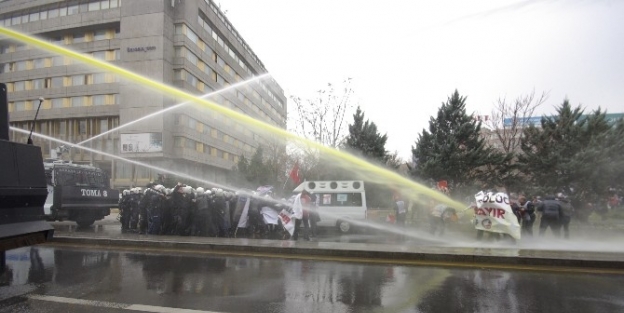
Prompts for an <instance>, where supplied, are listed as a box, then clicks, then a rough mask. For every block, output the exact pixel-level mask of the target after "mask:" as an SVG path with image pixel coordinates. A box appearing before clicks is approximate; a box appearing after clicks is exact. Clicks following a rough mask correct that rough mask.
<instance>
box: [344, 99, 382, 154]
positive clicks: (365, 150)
mask: <svg viewBox="0 0 624 313" xmlns="http://www.w3.org/2000/svg"><path fill="white" fill-rule="evenodd" d="M386 141H388V136H387V135H386V134H384V135H381V134H380V133H379V132H378V131H377V125H375V123H374V122H371V121H369V120H366V122H364V112H362V110H361V109H360V107H358V108H357V111H356V112H355V114H353V124H350V125H349V136H348V137H347V139H346V141H345V147H346V148H347V149H348V150H350V151H352V152H354V153H355V154H358V155H360V156H362V157H364V158H366V159H368V160H372V161H375V162H379V163H382V164H385V163H386V161H387V159H388V151H386Z"/></svg>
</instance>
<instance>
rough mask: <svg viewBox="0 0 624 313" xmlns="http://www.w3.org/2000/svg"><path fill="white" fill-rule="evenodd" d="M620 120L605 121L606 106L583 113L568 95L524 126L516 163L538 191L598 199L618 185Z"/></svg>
mask: <svg viewBox="0 0 624 313" xmlns="http://www.w3.org/2000/svg"><path fill="white" fill-rule="evenodd" d="M622 135H624V121H622V120H620V121H618V122H617V123H616V124H615V125H609V123H608V121H607V119H606V114H605V112H602V111H601V110H597V111H595V112H593V113H592V114H590V115H589V116H584V115H583V109H582V108H581V107H580V106H577V107H576V108H572V106H571V105H570V103H569V101H568V100H565V101H564V102H563V104H562V105H561V106H560V107H559V108H557V115H555V116H552V117H545V118H542V121H541V127H539V128H538V127H534V126H531V127H528V128H527V129H525V130H524V136H523V139H522V146H521V147H522V151H523V153H522V154H521V155H520V156H519V166H520V168H521V169H522V171H523V172H524V174H525V175H526V176H527V177H530V183H531V185H532V186H534V187H535V189H536V190H535V192H537V193H542V194H544V193H556V192H560V191H565V192H570V191H572V190H574V194H575V197H576V198H577V199H578V200H580V201H582V202H595V201H602V200H601V199H605V197H606V196H608V190H609V188H610V187H617V186H621V184H622V182H621V175H622V173H623V170H622V168H623V166H624V157H623V155H624V137H623V136H622Z"/></svg>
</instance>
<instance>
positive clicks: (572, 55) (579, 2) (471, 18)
mask: <svg viewBox="0 0 624 313" xmlns="http://www.w3.org/2000/svg"><path fill="white" fill-rule="evenodd" d="M219 1H220V2H219ZM217 3H220V5H221V10H222V11H224V12H226V16H227V17H228V18H229V20H230V21H231V22H232V24H233V25H234V27H235V28H236V29H237V30H238V32H239V33H240V34H241V35H242V37H243V38H244V39H245V41H247V43H248V44H249V45H250V46H251V48H252V49H253V50H254V52H255V53H256V55H257V56H258V57H259V58H260V59H261V60H262V62H263V63H264V65H265V66H266V68H267V70H268V71H269V72H270V73H271V74H272V75H273V76H274V77H275V79H276V80H277V81H278V83H279V84H280V85H281V86H282V88H284V90H285V92H286V96H287V97H289V96H291V95H296V96H299V97H302V98H310V97H313V96H314V93H315V91H317V90H319V89H323V88H326V86H327V83H339V82H341V81H342V80H344V79H345V78H348V77H350V78H352V80H353V87H354V91H355V95H356V97H357V103H356V104H359V105H360V106H361V107H362V109H363V110H364V112H365V114H366V117H367V118H369V119H371V120H372V121H373V122H375V123H376V124H377V126H378V127H379V129H380V130H381V132H385V133H387V134H388V137H389V140H388V144H387V147H386V148H387V149H388V150H390V151H394V150H398V151H399V155H400V156H401V157H403V158H406V159H407V158H409V157H411V146H412V145H413V144H414V141H415V140H416V139H417V138H418V133H420V132H422V129H423V128H426V127H428V121H429V118H430V116H431V115H434V114H436V112H437V110H438V108H439V107H440V105H441V103H442V102H444V101H446V99H447V97H448V96H449V95H450V94H451V93H452V92H453V91H454V90H455V89H458V91H459V92H460V94H462V95H465V96H467V97H468V98H467V107H468V112H469V113H471V112H477V113H481V114H489V113H490V112H491V110H492V107H493V104H494V103H495V102H496V100H497V99H498V98H499V97H507V98H511V99H513V98H516V97H518V96H520V95H523V94H527V93H530V92H531V91H532V90H535V91H536V93H541V92H544V91H545V92H549V99H548V101H547V102H546V103H545V105H544V106H543V107H542V109H541V111H540V112H539V113H543V114H552V113H553V112H554V109H553V107H554V106H555V105H558V104H560V103H561V102H562V101H563V99H564V98H566V97H567V98H568V99H569V100H570V101H571V103H572V104H573V105H578V104H581V105H583V106H584V107H586V108H587V111H591V110H593V109H596V108H598V107H602V108H606V109H608V111H609V112H611V113H619V112H624V101H622V98H623V97H622V96H621V94H622V92H623V91H624V1H621V0H551V1H546V0H542V1H535V0H528V1H518V0H515V1H504V0H470V1H465V0H435V1H420V0H411V1H410V0H404V1H395V0H387V1H368V0H358V1H356V0H314V1H313V0H306V1H304V0H263V1H257V0H217ZM289 102H290V101H289ZM293 111H294V110H291V112H293ZM348 120H349V121H351V120H352V117H351V116H349V119H348Z"/></svg>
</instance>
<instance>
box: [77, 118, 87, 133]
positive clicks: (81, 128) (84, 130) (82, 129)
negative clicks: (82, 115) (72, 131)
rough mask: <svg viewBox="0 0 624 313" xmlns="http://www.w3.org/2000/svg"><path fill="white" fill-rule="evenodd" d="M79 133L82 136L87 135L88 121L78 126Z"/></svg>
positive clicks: (81, 122) (83, 121)
mask: <svg viewBox="0 0 624 313" xmlns="http://www.w3.org/2000/svg"><path fill="white" fill-rule="evenodd" d="M78 131H79V132H80V134H81V135H86V134H87V120H81V121H80V123H79V125H78Z"/></svg>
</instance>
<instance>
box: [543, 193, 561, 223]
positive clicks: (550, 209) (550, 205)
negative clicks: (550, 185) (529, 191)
mask: <svg viewBox="0 0 624 313" xmlns="http://www.w3.org/2000/svg"><path fill="white" fill-rule="evenodd" d="M537 211H538V212H542V216H543V217H547V218H556V219H559V218H561V217H562V216H563V209H562V208H561V203H560V202H559V201H557V200H555V198H554V197H546V199H544V200H543V201H542V202H540V204H538V205H537Z"/></svg>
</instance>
